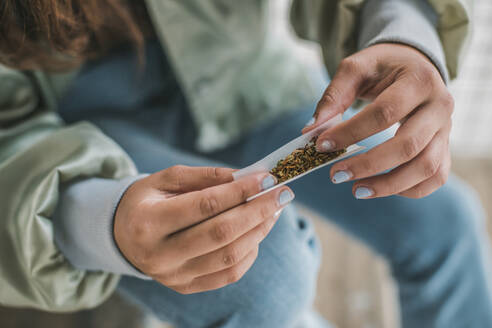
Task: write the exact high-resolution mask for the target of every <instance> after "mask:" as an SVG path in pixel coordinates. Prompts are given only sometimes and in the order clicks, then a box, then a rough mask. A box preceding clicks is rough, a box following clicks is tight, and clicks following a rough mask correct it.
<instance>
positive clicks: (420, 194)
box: [411, 187, 426, 199]
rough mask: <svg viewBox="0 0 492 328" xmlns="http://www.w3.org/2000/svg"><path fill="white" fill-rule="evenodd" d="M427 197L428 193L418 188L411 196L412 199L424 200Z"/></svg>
mask: <svg viewBox="0 0 492 328" xmlns="http://www.w3.org/2000/svg"><path fill="white" fill-rule="evenodd" d="M425 196H426V192H425V191H424V189H423V188H420V187H419V188H417V189H415V190H414V192H413V194H412V195H411V198H415V199H419V198H424V197H425Z"/></svg>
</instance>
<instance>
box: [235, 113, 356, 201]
mask: <svg viewBox="0 0 492 328" xmlns="http://www.w3.org/2000/svg"><path fill="white" fill-rule="evenodd" d="M340 122H341V116H337V117H335V118H333V119H331V120H330V121H328V122H326V123H324V124H323V125H320V126H319V127H317V128H316V129H314V130H312V131H309V132H308V133H306V134H303V135H301V136H299V137H297V138H295V139H294V140H292V141H290V142H288V143H287V144H285V145H284V146H282V147H280V148H278V149H277V150H275V151H274V152H273V153H271V154H270V155H267V156H266V157H264V158H263V159H261V160H259V161H258V162H256V163H254V164H251V165H250V166H248V167H245V168H243V169H241V170H239V171H236V172H234V173H233V174H232V176H233V177H234V180H237V179H240V178H242V177H245V176H247V175H250V174H253V173H259V172H269V171H270V170H271V169H273V168H274V167H275V166H276V165H277V162H278V161H279V160H281V159H284V158H285V157H287V156H288V155H289V154H291V153H292V152H293V151H294V150H296V149H297V148H302V147H304V146H305V145H306V144H307V143H309V141H310V140H311V139H312V138H313V137H316V136H318V135H320V134H321V132H323V131H324V130H327V129H329V128H331V127H333V126H335V125H336V124H338V123H340ZM362 149H364V147H363V146H359V145H357V144H354V145H351V146H349V147H347V152H345V153H344V154H342V155H340V156H338V157H337V158H334V159H332V160H331V161H328V162H326V163H323V164H321V165H319V166H317V167H315V168H312V169H311V170H309V171H306V172H304V173H302V174H299V175H298V176H296V177H294V178H292V179H289V180H286V181H284V182H282V183H279V184H276V185H275V186H273V187H271V188H270V189H267V190H263V191H262V192H260V193H258V194H256V195H254V196H251V197H250V198H248V201H250V200H253V199H255V198H256V197H258V196H261V195H263V194H265V193H267V192H269V191H272V190H273V189H275V188H278V187H281V186H283V185H286V184H288V183H290V182H292V181H294V180H296V179H299V178H301V177H303V176H305V175H307V174H309V173H311V172H314V171H315V170H318V169H320V168H322V167H324V166H326V165H329V164H332V163H335V162H337V161H339V160H341V159H344V158H346V157H348V156H350V155H352V154H355V153H357V152H359V151H361V150H362Z"/></svg>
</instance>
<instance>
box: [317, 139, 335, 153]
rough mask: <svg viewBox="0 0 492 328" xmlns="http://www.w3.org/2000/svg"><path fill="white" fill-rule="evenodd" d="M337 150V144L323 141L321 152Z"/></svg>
mask: <svg viewBox="0 0 492 328" xmlns="http://www.w3.org/2000/svg"><path fill="white" fill-rule="evenodd" d="M334 148H335V143H334V142H333V141H330V140H323V142H322V143H321V145H320V146H319V151H330V150H333V149H334Z"/></svg>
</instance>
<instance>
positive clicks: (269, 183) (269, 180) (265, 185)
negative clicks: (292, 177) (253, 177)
mask: <svg viewBox="0 0 492 328" xmlns="http://www.w3.org/2000/svg"><path fill="white" fill-rule="evenodd" d="M273 186H275V179H274V178H273V177H272V176H271V175H269V176H267V177H266V178H265V179H263V181H262V182H261V188H262V189H263V190H267V189H269V188H271V187H273Z"/></svg>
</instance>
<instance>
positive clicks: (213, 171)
mask: <svg viewBox="0 0 492 328" xmlns="http://www.w3.org/2000/svg"><path fill="white" fill-rule="evenodd" d="M205 175H206V176H207V177H208V178H211V179H217V178H218V177H219V176H220V171H219V168H218V167H207V168H206V171H205Z"/></svg>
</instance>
